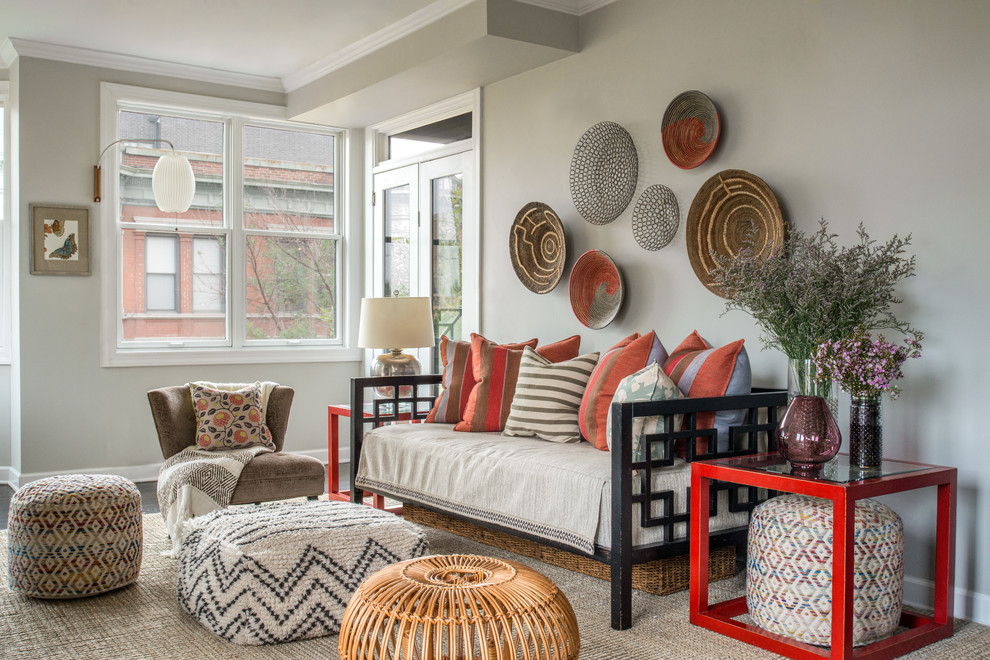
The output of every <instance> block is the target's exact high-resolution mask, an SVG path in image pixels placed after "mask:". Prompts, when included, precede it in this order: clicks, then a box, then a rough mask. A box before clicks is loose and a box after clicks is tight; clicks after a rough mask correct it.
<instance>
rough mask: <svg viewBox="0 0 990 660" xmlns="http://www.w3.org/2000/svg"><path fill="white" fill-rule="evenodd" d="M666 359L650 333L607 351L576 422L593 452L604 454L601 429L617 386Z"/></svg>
mask: <svg viewBox="0 0 990 660" xmlns="http://www.w3.org/2000/svg"><path fill="white" fill-rule="evenodd" d="M666 359H667V351H666V350H665V349H664V347H663V344H661V343H660V339H659V338H658V337H657V335H656V333H655V332H653V331H650V332H649V333H647V334H645V335H643V336H640V335H639V334H638V333H637V334H634V335H630V336H629V337H626V338H625V339H623V340H622V341H620V342H619V343H618V344H616V345H615V346H613V347H612V348H611V349H609V350H608V352H607V353H605V355H603V356H602V359H601V360H600V361H599V362H598V366H597V367H595V370H594V372H592V374H591V378H590V379H589V380H588V389H587V390H585V392H584V398H583V399H582V400H581V412H580V413H579V416H578V420H579V422H580V424H581V435H582V436H584V439H585V440H587V441H588V442H590V443H591V444H593V445H594V446H595V447H596V448H597V449H601V450H602V451H608V440H607V439H606V437H605V427H606V425H607V424H608V414H609V407H610V406H611V405H612V397H613V396H615V389H616V388H617V387H618V386H619V382H620V381H621V380H622V379H623V378H625V377H626V376H628V375H630V374H634V373H636V372H637V371H639V370H640V369H642V368H643V367H645V366H646V365H648V364H649V363H651V362H660V363H661V364H662V363H663V361H664V360H666Z"/></svg>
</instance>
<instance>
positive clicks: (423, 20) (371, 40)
mask: <svg viewBox="0 0 990 660" xmlns="http://www.w3.org/2000/svg"><path fill="white" fill-rule="evenodd" d="M474 1H475V0H437V2H434V3H432V4H429V5H427V6H426V7H423V8H422V9H420V10H419V11H415V12H413V13H411V14H409V15H408V16H406V17H405V18H403V19H402V20H400V21H396V22H395V23H392V24H391V25H389V26H388V27H385V28H382V29H381V30H378V31H377V32H375V33H373V34H369V35H368V36H367V37H364V38H362V39H359V40H358V41H355V42H354V43H353V44H350V45H349V46H346V47H344V48H341V49H340V50H338V51H337V52H335V53H333V54H331V55H328V56H327V57H324V58H323V59H321V60H318V61H316V62H314V63H312V64H310V65H309V66H307V67H303V68H302V69H300V70H299V71H296V72H295V73H290V74H289V75H287V76H285V77H283V78H282V85H283V86H284V87H285V91H286V92H292V91H294V90H297V89H299V88H300V87H303V86H304V85H308V84H309V83H311V82H313V81H315V80H319V79H320V78H322V77H324V76H326V75H328V74H330V73H333V72H334V71H336V70H337V69H340V68H342V67H344V66H347V65H348V64H350V63H351V62H355V61H357V60H359V59H361V58H362V57H366V56H368V55H370V54H371V53H373V52H375V51H376V50H379V49H381V48H384V47H385V46H388V45H389V44H392V43H395V42H396V41H398V40H399V39H402V38H404V37H407V36H409V35H410V34H413V33H414V32H416V31H417V30H421V29H423V28H424V27H426V26H427V25H430V24H431V23H435V22H436V21H439V20H440V19H441V18H443V17H444V16H447V15H449V14H451V13H453V12H455V11H457V10H458V9H461V8H462V7H466V6H467V5H469V4H471V3H472V2H474Z"/></svg>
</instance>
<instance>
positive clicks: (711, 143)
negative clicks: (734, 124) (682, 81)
mask: <svg viewBox="0 0 990 660" xmlns="http://www.w3.org/2000/svg"><path fill="white" fill-rule="evenodd" d="M720 130H721V122H720V121H719V118H718V111H717V110H715V104H714V103H712V100H711V99H710V98H708V97H707V96H705V95H704V94H702V93H701V92H695V91H691V92H682V93H681V94H678V95H677V96H676V97H674V100H673V101H671V102H670V105H668V106H667V111H666V112H664V113H663V123H662V126H661V141H662V142H663V150H664V153H666V154H667V158H669V159H670V162H672V163H673V164H674V165H677V166H678V167H680V168H681V169H685V170H689V169H691V168H693V167H697V166H698V165H701V164H702V163H703V162H705V161H706V160H708V157H709V156H711V155H712V151H714V150H715V144H716V143H717V142H718V134H719V131H720Z"/></svg>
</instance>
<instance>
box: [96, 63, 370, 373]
mask: <svg viewBox="0 0 990 660" xmlns="http://www.w3.org/2000/svg"><path fill="white" fill-rule="evenodd" d="M100 103H101V110H100V113H101V117H100V144H110V143H111V142H113V141H114V140H117V139H118V137H117V129H118V126H117V122H118V113H119V111H120V110H128V111H137V112H167V113H169V114H174V115H176V116H189V117H192V118H198V119H208V120H210V119H212V120H217V121H223V122H225V124H226V130H227V131H228V135H231V136H233V135H239V134H240V133H241V131H242V129H243V127H244V126H245V125H251V126H263V127H265V126H267V127H277V128H283V129H289V130H292V129H293V128H295V129H297V130H314V131H320V132H327V133H328V134H333V135H334V137H335V143H334V146H335V150H336V153H335V162H336V163H337V165H336V166H335V168H334V177H335V187H336V191H335V198H334V205H335V209H334V217H335V218H336V225H335V231H336V232H337V233H335V234H334V235H333V236H330V235H328V237H332V238H334V239H336V240H337V277H336V282H337V292H336V304H337V338H336V339H333V340H298V339H288V340H264V341H259V340H250V341H246V332H245V324H246V315H245V314H244V311H245V309H246V300H245V293H246V292H245V283H244V273H243V272H242V271H243V266H244V254H243V252H244V245H243V243H244V237H245V235H246V234H249V233H250V234H258V233H261V234H265V235H272V236H277V235H279V232H268V231H261V232H259V231H254V230H245V229H244V228H243V227H242V222H241V218H242V216H243V213H242V211H243V208H242V199H243V198H242V195H241V192H242V190H243V183H242V174H241V168H239V167H237V166H235V165H233V164H235V163H241V162H242V161H243V158H242V153H241V141H240V139H228V140H226V143H225V145H224V160H225V163H226V166H225V168H224V176H225V181H224V208H225V223H224V228H223V231H224V232H226V233H227V235H228V241H227V245H228V249H227V250H226V260H227V262H226V264H227V269H228V273H229V279H228V282H229V287H230V288H229V290H228V295H227V312H226V314H227V317H228V328H229V330H228V333H229V337H228V338H227V339H226V340H221V341H205V342H200V341H176V342H148V343H147V345H140V346H135V345H131V344H126V345H122V344H121V341H120V336H121V325H120V323H121V320H120V314H119V310H120V307H121V305H120V301H121V297H122V291H121V290H120V277H119V268H120V255H121V250H122V245H121V243H122V240H121V235H120V231H119V230H118V229H119V228H118V218H117V211H118V204H117V200H118V198H119V193H120V191H119V181H120V179H119V173H118V164H117V163H118V159H116V158H112V157H106V158H104V162H103V163H102V166H103V177H102V178H103V185H104V195H103V203H102V205H101V209H100V217H101V226H102V227H103V228H104V229H103V231H101V232H100V234H101V243H100V245H101V248H102V249H101V252H102V254H103V255H104V258H103V267H102V268H101V273H102V278H101V298H102V301H103V302H102V304H101V342H100V343H101V350H100V358H101V365H102V366H104V367H127V366H155V365H176V364H243V363H273V362H333V361H354V360H359V359H360V357H361V352H360V351H358V350H357V349H355V348H351V347H349V346H347V345H346V344H345V342H344V337H345V333H346V328H347V327H348V322H349V321H348V319H347V316H346V314H347V311H348V310H349V306H348V305H347V300H345V295H344V291H345V287H344V286H343V285H342V282H341V280H350V279H351V278H349V277H348V274H349V273H348V267H347V263H346V262H345V258H346V253H347V251H346V250H345V249H344V245H346V243H347V239H348V235H349V234H350V232H349V227H348V223H347V222H346V221H345V214H344V209H345V208H346V204H345V199H344V197H345V195H346V194H347V185H346V180H345V179H346V175H345V170H346V165H345V160H344V154H345V153H346V141H347V132H346V131H342V130H339V129H335V128H330V127H326V126H317V125H312V124H305V123H302V122H291V121H289V120H288V119H287V117H286V109H285V107H283V106H275V105H267V104H261V103H251V102H246V101H235V100H228V99H219V98H213V97H206V96H199V95H194V94H182V93H176V92H167V91H163V90H156V89H147V88H142V87H132V86H128V85H119V84H115V83H101V85H100ZM124 137H126V136H124ZM293 235H296V234H293ZM350 288H353V287H350ZM235 296H236V299H235Z"/></svg>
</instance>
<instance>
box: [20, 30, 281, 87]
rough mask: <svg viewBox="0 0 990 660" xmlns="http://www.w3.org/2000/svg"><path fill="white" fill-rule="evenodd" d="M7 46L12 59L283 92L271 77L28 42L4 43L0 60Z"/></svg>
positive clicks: (24, 40)
mask: <svg viewBox="0 0 990 660" xmlns="http://www.w3.org/2000/svg"><path fill="white" fill-rule="evenodd" d="M7 44H10V45H11V46H12V50H13V51H15V53H14V56H15V57H16V56H18V55H23V56H25V57H37V58H40V59H44V60H57V61H59V62H70V63H72V64H84V65H86V66H95V67H105V68H108V69H119V70H123V71H133V72H135V73H145V74H149V75H159V76H170V77H172V78H184V79H186V80H198V81H201V82H208V83H213V84H216V85H233V86H235V87H246V88H248V89H257V90H262V91H267V92H279V93H283V92H284V91H285V89H284V88H283V87H282V81H281V80H279V79H278V78H273V77H270V76H255V75H251V74H247V73H234V72H231V71H221V70H219V69H211V68H208V67H201V66H192V65H189V64H178V63H175V62H164V61H162V60H153V59H150V58H147V57H137V56H134V55H121V54H118V53H108V52H104V51H100V50H90V49H88V48H74V47H71V46H59V45H56V44H47V43H43V42H40V41H30V40H27V39H16V38H9V39H8V40H7V42H5V44H4V47H3V48H0V56H6V46H7ZM11 61H12V60H11ZM8 66H9V65H8Z"/></svg>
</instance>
